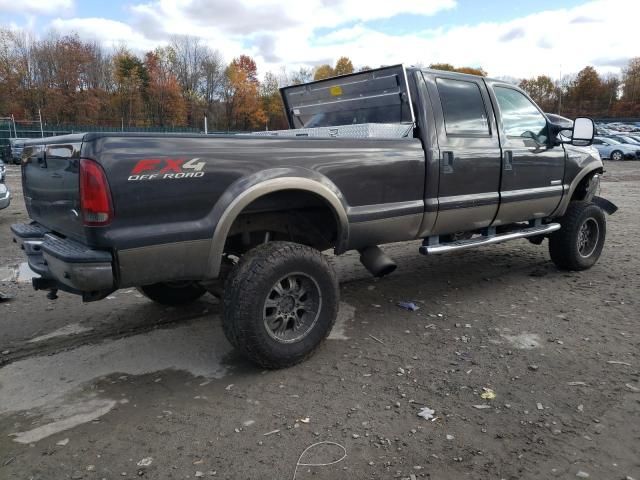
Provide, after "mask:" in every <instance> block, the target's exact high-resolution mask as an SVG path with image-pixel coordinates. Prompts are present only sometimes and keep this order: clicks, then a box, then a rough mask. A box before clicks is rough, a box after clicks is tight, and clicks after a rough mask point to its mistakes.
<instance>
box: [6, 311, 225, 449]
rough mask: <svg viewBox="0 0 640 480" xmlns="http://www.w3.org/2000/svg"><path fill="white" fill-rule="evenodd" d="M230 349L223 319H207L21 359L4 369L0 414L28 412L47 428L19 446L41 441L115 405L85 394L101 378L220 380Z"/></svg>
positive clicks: (23, 437)
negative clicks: (167, 374)
mask: <svg viewBox="0 0 640 480" xmlns="http://www.w3.org/2000/svg"><path fill="white" fill-rule="evenodd" d="M71 327H73V328H77V327H74V326H71ZM80 328H82V327H80ZM230 350H231V346H230V345H229V344H228V342H227V341H226V339H225V338H224V334H223V332H222V328H221V324H220V320H219V318H218V319H212V318H210V317H209V318H206V319H202V320H197V321H194V322H190V323H189V324H186V325H182V326H179V327H176V328H172V329H158V330H154V331H152V332H147V333H144V334H140V335H135V336H132V337H127V338H122V339H118V340H112V341H106V342H103V343H101V344H98V345H85V346H82V347H79V348H76V349H74V350H70V351H66V352H61V353H57V354H54V355H49V356H42V357H31V358H28V359H25V360H20V361H17V362H14V363H12V364H9V365H7V366H6V367H4V368H2V369H0V398H2V402H0V414H10V413H15V412H20V411H29V414H31V415H42V416H43V417H42V420H41V422H46V423H45V424H43V425H34V427H35V428H34V429H33V430H29V431H28V432H21V433H19V434H17V435H16V436H15V437H14V440H15V441H17V442H23V441H24V442H27V443H28V442H33V441H37V440H40V439H42V438H45V437H46V436H48V435H52V434H53V433H58V432H60V431H63V430H66V429H67V428H72V427H74V426H76V425H79V424H81V423H86V422H89V421H92V420H95V419H96V418H98V417H100V416H102V415H105V414H106V413H107V412H109V411H110V410H111V409H112V408H113V407H114V406H115V405H116V404H117V402H116V401H115V400H112V399H109V398H101V397H95V396H89V397H88V396H87V395H86V394H85V393H83V389H84V388H85V387H87V386H90V384H91V383H92V381H95V380H96V379H98V378H100V377H104V376H107V375H111V374H115V373H122V374H128V375H143V374H148V373H152V372H157V371H161V370H167V369H172V370H181V371H185V372H188V373H190V374H191V375H193V376H201V377H205V378H214V379H217V378H222V377H223V376H224V375H225V373H226V370H227V369H226V367H225V366H223V364H222V358H223V357H224V356H225V355H226V354H227V353H228V352H229V351H230ZM34 439H36V440H34Z"/></svg>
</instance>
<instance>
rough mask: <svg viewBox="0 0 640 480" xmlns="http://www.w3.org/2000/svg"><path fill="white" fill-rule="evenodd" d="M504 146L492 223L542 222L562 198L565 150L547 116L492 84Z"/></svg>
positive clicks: (524, 99) (514, 92)
mask: <svg viewBox="0 0 640 480" xmlns="http://www.w3.org/2000/svg"><path fill="white" fill-rule="evenodd" d="M489 85H490V87H492V88H490V90H492V92H490V94H491V95H492V100H493V101H494V106H495V107H496V109H497V113H498V128H499V129H500V142H501V145H502V160H503V162H502V180H501V184H500V209H499V210H498V215H497V217H496V220H495V222H494V225H505V224H509V223H513V222H519V221H525V220H531V219H534V218H544V217H547V216H549V215H551V213H553V211H554V210H555V209H556V207H557V206H558V204H559V203H560V200H561V198H562V193H563V186H562V182H563V179H564V163H565V151H564V147H563V146H562V145H554V143H555V142H553V141H552V139H549V128H548V125H547V118H546V116H545V115H544V114H543V113H542V112H541V111H540V109H539V108H538V107H537V106H536V105H535V103H533V102H532V101H531V100H530V99H529V98H528V97H527V96H526V95H525V94H523V93H522V92H521V91H519V90H517V89H515V88H513V87H512V86H510V85H505V84H497V83H493V82H489Z"/></svg>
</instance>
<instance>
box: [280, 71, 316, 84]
mask: <svg viewBox="0 0 640 480" xmlns="http://www.w3.org/2000/svg"><path fill="white" fill-rule="evenodd" d="M283 76H284V78H285V81H284V83H285V84H286V85H300V84H301V83H308V82H310V81H312V80H314V72H313V70H312V69H310V68H305V67H300V68H299V69H298V70H296V71H294V72H291V73H290V74H287V73H286V71H285V72H284V75H283Z"/></svg>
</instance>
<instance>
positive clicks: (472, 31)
mask: <svg viewBox="0 0 640 480" xmlns="http://www.w3.org/2000/svg"><path fill="white" fill-rule="evenodd" d="M4 1H5V0H0V2H4ZM631 3H632V4H630V2H629V1H628V0H595V1H591V2H588V3H585V4H583V5H581V6H579V7H575V8H570V9H567V8H558V9H555V10H550V11H545V12H540V13H536V14H532V15H528V16H524V17H521V18H517V19H514V20H511V21H506V22H484V23H479V24H474V25H456V26H451V27H442V28H437V29H431V30H426V29H425V30H422V31H416V32H412V33H403V34H397V35H396V34H391V33H384V32H380V31H376V30H374V29H372V27H371V26H370V24H368V23H367V22H368V21H370V20H374V19H383V18H391V17H393V16H395V15H398V14H401V13H404V14H411V15H434V14H437V13H438V12H439V11H442V10H444V9H449V8H454V7H455V5H456V4H455V1H454V0H432V1H426V0H421V1H411V0H397V1H395V2H394V1H390V0H369V1H368V2H367V3H364V2H363V1H359V0H307V1H300V0H279V1H276V0H267V1H257V0H236V1H235V2H230V1H228V0H189V1H186V0H149V1H148V3H138V4H135V5H133V6H132V7H131V8H130V14H131V15H130V18H129V19H128V20H127V23H123V22H116V21H112V20H106V19H98V18H92V19H80V18H73V19H57V20H55V21H54V22H53V23H52V26H53V27H55V28H56V29H57V30H62V31H77V32H78V33H80V34H81V35H83V36H89V37H93V38H98V39H99V40H101V41H103V42H104V43H105V44H107V45H111V44H119V43H125V44H126V45H128V46H129V47H130V48H132V49H134V50H138V51H144V50H147V49H150V48H153V47H155V46H157V45H159V44H162V43H164V42H166V41H167V40H168V39H169V38H170V37H171V36H172V35H185V34H188V35H193V36H197V37H200V38H202V40H203V41H204V42H205V43H207V44H208V45H209V46H210V47H212V48H216V49H218V50H220V51H221V52H222V53H223V54H224V56H225V57H226V58H227V60H230V59H231V58H232V57H234V56H237V55H239V54H241V53H247V54H249V55H252V56H254V57H255V58H256V60H257V62H258V66H259V69H260V70H261V71H262V72H264V71H266V70H272V71H277V70H279V69H280V67H281V66H282V65H286V66H287V67H292V68H297V67H298V66H301V65H317V64H318V63H323V62H334V61H335V60H336V59H337V58H338V57H340V56H342V55H347V56H349V57H350V58H351V59H352V60H353V61H354V63H355V64H356V65H369V66H372V67H375V66H378V65H381V64H391V63H399V62H404V63H407V64H414V63H418V62H419V63H422V64H425V65H426V64H429V63H435V62H448V63H452V64H455V65H466V66H482V67H483V68H484V69H485V70H487V71H488V72H489V74H490V75H493V76H505V75H509V76H513V77H528V76H531V75H538V74H548V75H551V76H553V77H557V76H558V75H559V74H560V70H561V69H562V72H563V73H565V74H566V73H569V72H577V71H578V70H580V69H581V68H583V67H584V66H585V65H589V64H593V65H594V66H596V68H598V69H599V70H600V71H601V72H619V71H620V66H621V65H624V63H625V59H627V58H630V57H633V56H637V55H638V54H640V51H638V49H637V45H638V42H637V35H636V33H635V32H636V24H637V18H638V16H639V15H638V14H640V4H638V5H636V3H635V2H631ZM487 10H488V16H490V14H491V10H490V8H488V9H487ZM621 12H625V13H624V14H621ZM319 29H322V30H319ZM327 30H328V31H329V33H326V34H323V35H322V36H320V34H319V33H318V32H319V31H327Z"/></svg>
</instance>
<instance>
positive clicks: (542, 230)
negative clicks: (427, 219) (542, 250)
mask: <svg viewBox="0 0 640 480" xmlns="http://www.w3.org/2000/svg"><path fill="white" fill-rule="evenodd" d="M556 230H560V224H559V223H548V224H546V225H540V226H535V227H529V228H523V229H521V230H516V231H514V232H509V233H503V234H500V235H498V234H493V235H491V234H490V235H486V236H482V237H478V238H470V239H468V240H459V241H457V242H450V243H435V244H431V245H429V239H425V242H426V244H425V245H422V246H421V247H420V253H421V254H423V255H438V254H441V253H449V252H456V251H458V250H467V249H469V248H476V247H482V246H484V245H493V244H494V243H500V242H506V241H509V240H516V239H518V238H527V237H535V236H538V235H547V234H549V233H551V232H555V231H556ZM490 231H494V230H493V229H490Z"/></svg>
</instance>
